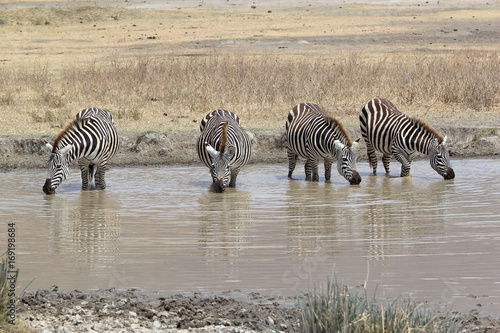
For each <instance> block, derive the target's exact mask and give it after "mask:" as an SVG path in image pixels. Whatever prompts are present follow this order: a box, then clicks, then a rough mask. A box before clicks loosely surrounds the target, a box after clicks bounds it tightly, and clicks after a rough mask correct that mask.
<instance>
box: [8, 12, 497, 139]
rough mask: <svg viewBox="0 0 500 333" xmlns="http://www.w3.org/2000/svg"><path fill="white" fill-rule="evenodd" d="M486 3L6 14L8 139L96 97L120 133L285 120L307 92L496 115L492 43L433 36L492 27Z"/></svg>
mask: <svg viewBox="0 0 500 333" xmlns="http://www.w3.org/2000/svg"><path fill="white" fill-rule="evenodd" d="M487 9H488V10H484V9H483V8H461V9H460V10H457V9H456V8H448V7H443V6H441V7H433V6H426V7H425V8H417V7H411V6H360V5H346V6H343V8H337V7H331V8H330V7H321V8H294V9H291V8H273V9H272V10H267V9H261V10H260V9H259V10H253V11H252V10H250V9H224V10H221V9H207V8H196V9H182V10H178V9H173V10H153V11H151V10H150V11H148V10H128V9H120V8H104V7H97V6H91V5H89V6H58V7H50V6H46V7H45V6H42V7H38V8H36V9H33V8H31V9H30V8H24V9H19V8H13V9H7V10H4V11H2V13H0V22H2V24H3V26H2V30H1V32H0V46H2V49H5V50H9V51H8V52H5V53H4V54H2V59H0V60H1V61H2V63H3V65H2V66H1V67H0V115H1V116H2V122H1V123H0V135H41V134H55V133H57V132H58V130H59V128H61V127H63V126H64V124H66V123H67V122H68V121H69V120H70V119H72V118H73V117H74V115H75V114H76V113H77V112H78V111H80V110H81V109H83V108H85V107H90V106H97V107H102V108H105V109H108V110H109V111H111V112H112V113H113V114H114V116H115V119H116V122H117V127H118V128H119V129H120V131H121V132H122V133H123V132H144V131H168V130H191V129H197V127H198V125H199V120H200V119H201V118H202V117H203V116H204V115H205V114H206V113H207V112H209V111H211V110H213V109H215V108H227V109H230V110H233V111H235V112H236V113H238V114H239V115H240V117H241V118H242V121H243V123H244V126H245V127H247V128H252V127H261V128H262V127H265V128H267V127H271V128H276V127H282V126H283V125H284V119H285V116H286V114H287V112H288V111H289V109H290V108H291V107H293V106H294V105H295V104H297V103H299V102H304V101H309V102H315V103H318V104H322V105H323V106H325V107H326V108H327V109H329V110H330V111H331V112H332V113H333V114H335V115H337V116H338V117H339V118H341V119H342V121H343V122H345V123H347V124H349V123H350V124H356V123H357V116H358V114H359V110H360V109H361V108H362V106H363V105H364V104H365V103H366V102H367V101H368V100H369V99H371V98H373V97H385V98H388V99H390V100H391V101H393V103H394V104H395V105H396V106H398V108H399V109H400V110H401V111H403V112H406V113H408V114H411V115H416V116H419V117H421V118H423V119H426V120H436V121H445V120H447V119H449V118H453V119H457V118H465V119H482V118H493V117H497V116H498V114H499V109H500V108H499V104H500V99H499V98H500V97H499V88H500V57H499V54H498V53H497V52H499V51H500V47H499V46H498V45H497V43H495V42H494V41H495V40H494V38H493V39H492V40H489V39H487V38H485V39H473V40H474V42H470V43H469V42H468V41H467V39H466V37H464V39H463V40H460V38H459V40H458V41H456V40H457V38H456V36H455V37H452V38H448V37H446V36H448V35H449V33H446V34H444V35H443V36H444V37H442V36H441V35H438V36H437V37H436V36H435V35H436V31H438V30H436V29H439V27H444V28H445V29H447V30H449V31H451V33H453V28H452V27H454V26H457V27H460V28H462V25H463V24H476V25H472V26H471V27H474V26H477V27H481V28H482V27H483V25H488V22H490V20H492V15H495V13H497V14H498V13H499V12H498V11H497V10H492V9H493V8H487ZM451 15H453V20H450V19H449V18H450V17H451ZM380 16H383V19H382V20H381V19H377V20H375V19H373V18H380ZM416 20H417V21H418V22H416ZM449 21H451V22H449ZM360 22H363V24H360ZM471 22H472V23H471ZM220 23H223V28H220V25H221V24H220ZM408 34H411V36H420V35H424V36H425V38H427V39H426V40H425V41H422V40H421V38H420V37H418V38H417V39H412V37H408V36H409V35H408ZM471 34H472V32H471ZM325 36H326V37H325ZM472 37H474V36H471V38H472ZM422 38H423V37H422ZM433 38H437V40H439V41H442V38H448V39H446V43H447V44H446V45H445V44H443V43H429V42H428V40H434V39H433ZM440 38H441V39H440ZM371 39H373V40H374V42H372V41H370V40H371ZM387 40H389V41H390V42H387ZM454 40H455V42H454ZM464 40H466V41H465V42H464ZM412 43H413V44H412ZM415 43H416V44H415ZM418 43H421V44H422V45H419V44H418ZM422 49H425V50H422ZM333 51H334V52H333Z"/></svg>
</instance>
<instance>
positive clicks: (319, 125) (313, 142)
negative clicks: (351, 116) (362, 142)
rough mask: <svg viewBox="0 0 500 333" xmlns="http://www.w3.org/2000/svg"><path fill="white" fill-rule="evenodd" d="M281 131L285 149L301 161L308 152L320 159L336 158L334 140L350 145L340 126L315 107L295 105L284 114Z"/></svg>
mask: <svg viewBox="0 0 500 333" xmlns="http://www.w3.org/2000/svg"><path fill="white" fill-rule="evenodd" d="M285 128H286V133H287V141H288V145H289V148H291V149H292V150H293V151H295V152H296V153H297V154H298V155H299V156H301V157H302V158H307V157H308V156H309V154H310V153H313V154H315V155H317V157H322V158H325V157H329V156H330V155H333V156H336V153H335V151H336V150H335V149H334V146H333V142H334V141H335V140H339V141H340V142H342V143H343V144H344V145H346V146H349V147H350V146H352V141H351V139H350V138H349V135H348V134H347V131H346V130H345V128H344V126H343V125H342V123H341V122H339V121H338V120H337V119H335V118H333V117H331V116H329V115H328V114H327V113H326V112H325V111H324V110H323V108H322V107H321V106H319V105H317V104H313V103H301V104H298V105H297V106H295V107H294V108H293V109H292V110H291V111H290V113H289V114H288V118H287V121H286V125H285Z"/></svg>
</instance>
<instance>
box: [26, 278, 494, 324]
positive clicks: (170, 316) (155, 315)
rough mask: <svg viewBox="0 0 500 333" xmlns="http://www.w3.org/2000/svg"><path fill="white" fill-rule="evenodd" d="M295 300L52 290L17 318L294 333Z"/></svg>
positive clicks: (473, 320) (29, 302) (470, 317)
mask: <svg viewBox="0 0 500 333" xmlns="http://www.w3.org/2000/svg"><path fill="white" fill-rule="evenodd" d="M299 297H300V295H299ZM297 301H298V300H297V298H276V297H272V298H270V297H266V296H264V295H261V294H258V293H250V294H244V293H242V292H240V291H238V290H235V291H227V292H224V293H221V294H219V295H214V294H202V293H195V294H191V295H170V296H165V295H160V294H151V293H150V294H146V293H143V292H141V291H139V290H136V289H128V290H116V289H106V290H95V291H90V292H82V291H78V290H74V291H70V292H64V291H59V290H58V288H57V287H56V286H54V287H52V288H51V289H43V290H38V291H36V292H32V293H28V294H27V295H25V296H24V297H23V299H22V301H21V304H20V307H21V309H20V310H21V311H20V313H19V314H20V318H21V319H22V320H25V321H26V322H27V323H28V324H29V326H31V327H33V328H35V329H36V330H37V331H40V332H102V331H107V332H195V333H202V332H217V333H243V332H247V333H250V332H297V331H298V325H297V324H298V319H299V312H298V306H297ZM465 320H466V321H467V327H466V329H465V331H464V332H499V331H500V322H499V321H498V320H493V319H491V318H484V317H480V316H479V315H478V312H477V311H476V310H472V311H471V312H470V313H468V314H466V315H465Z"/></svg>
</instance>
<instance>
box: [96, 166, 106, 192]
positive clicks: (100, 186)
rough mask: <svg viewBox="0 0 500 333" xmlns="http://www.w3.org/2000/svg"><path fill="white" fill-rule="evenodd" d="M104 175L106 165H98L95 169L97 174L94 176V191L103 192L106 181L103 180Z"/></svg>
mask: <svg viewBox="0 0 500 333" xmlns="http://www.w3.org/2000/svg"><path fill="white" fill-rule="evenodd" d="M105 174H106V164H103V165H99V166H98V167H97V172H96V174H95V188H96V190H104V189H105V188H106V180H105V179H104V175H105Z"/></svg>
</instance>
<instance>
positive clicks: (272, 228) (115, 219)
mask: <svg viewBox="0 0 500 333" xmlns="http://www.w3.org/2000/svg"><path fill="white" fill-rule="evenodd" d="M392 167H393V170H396V168H398V167H399V166H398V165H397V164H396V163H394V162H393V163H392ZM453 167H454V169H455V173H456V175H457V178H456V179H455V180H452V181H445V180H442V178H441V177H440V176H439V175H438V174H437V173H435V172H434V171H433V170H432V169H431V168H430V166H429V163H428V161H417V162H415V163H414V165H413V167H412V177H409V178H403V179H402V178H398V177H394V178H392V177H391V178H389V177H386V176H383V175H379V176H370V170H369V168H368V166H367V163H359V166H358V170H359V171H360V174H361V176H362V177H363V181H362V182H361V184H360V185H359V186H350V185H348V183H347V182H346V181H345V180H344V179H343V178H342V177H341V176H340V175H339V174H338V173H336V172H335V173H334V174H333V175H332V182H331V183H324V178H322V177H321V178H320V182H318V183H315V182H306V181H304V175H303V164H301V165H298V166H297V169H296V171H295V174H294V179H293V180H289V179H287V177H286V175H287V166H286V165H250V166H247V167H245V168H244V169H243V170H242V171H241V173H240V176H239V179H238V182H239V183H238V186H237V188H232V189H228V190H227V191H226V192H225V193H223V194H218V193H212V192H210V191H209V185H210V182H211V181H210V178H209V177H210V176H209V174H208V171H207V169H206V168H204V167H188V166H168V167H154V168H153V167H135V168H112V169H111V170H110V171H109V172H108V174H107V183H108V188H107V189H106V190H105V191H85V192H83V191H81V190H80V179H79V173H78V172H77V170H75V169H73V170H71V173H70V176H69V178H68V179H67V180H66V181H65V182H64V183H63V184H62V186H61V187H60V188H59V190H58V193H57V194H56V195H52V196H46V195H44V194H43V192H42V185H43V183H44V178H45V175H46V171H45V170H18V171H11V172H6V173H0V187H1V189H2V200H1V202H0V217H1V220H2V223H3V224H4V227H3V228H2V229H3V230H4V231H2V232H0V242H1V244H5V243H6V241H7V230H6V229H7V223H11V222H14V223H15V224H16V265H17V267H19V268H20V269H21V277H20V282H19V288H20V289H22V288H24V287H25V286H26V285H27V284H28V283H29V282H30V280H32V279H34V280H33V281H32V282H31V284H30V285H29V287H28V290H35V289H38V288H48V287H50V286H52V285H57V286H59V287H60V288H61V289H63V290H68V291H69V290H73V289H79V290H88V289H96V288H110V287H116V288H131V287H136V288H140V289H142V290H145V291H164V292H168V293H179V292H193V291H201V292H204V291H206V292H218V291H225V290H235V289H238V290H241V291H242V292H247V291H257V292H260V293H263V294H267V295H286V296H294V295H297V294H300V293H301V292H304V291H307V290H308V289H309V288H310V287H312V286H314V285H315V284H318V283H325V282H326V281H327V279H328V277H330V276H332V274H335V276H336V278H337V279H338V280H340V281H342V282H344V283H346V284H347V285H349V286H353V287H354V286H358V285H362V284H363V283H365V281H367V287H368V290H369V293H375V292H376V295H377V296H380V297H383V296H389V297H394V296H398V295H400V294H404V295H408V294H410V295H412V296H413V297H417V298H419V299H422V300H426V301H427V302H429V303H436V304H450V305H453V309H458V310H467V309H469V308H471V307H477V306H479V305H480V306H479V307H480V309H481V310H482V311H485V312H487V313H489V314H494V315H497V316H498V315H500V264H499V261H500V259H499V258H500V205H499V203H500V199H499V198H500V195H499V194H500V177H499V176H500V160H498V159H465V160H456V161H453ZM320 172H322V171H320ZM2 247H4V246H2Z"/></svg>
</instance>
